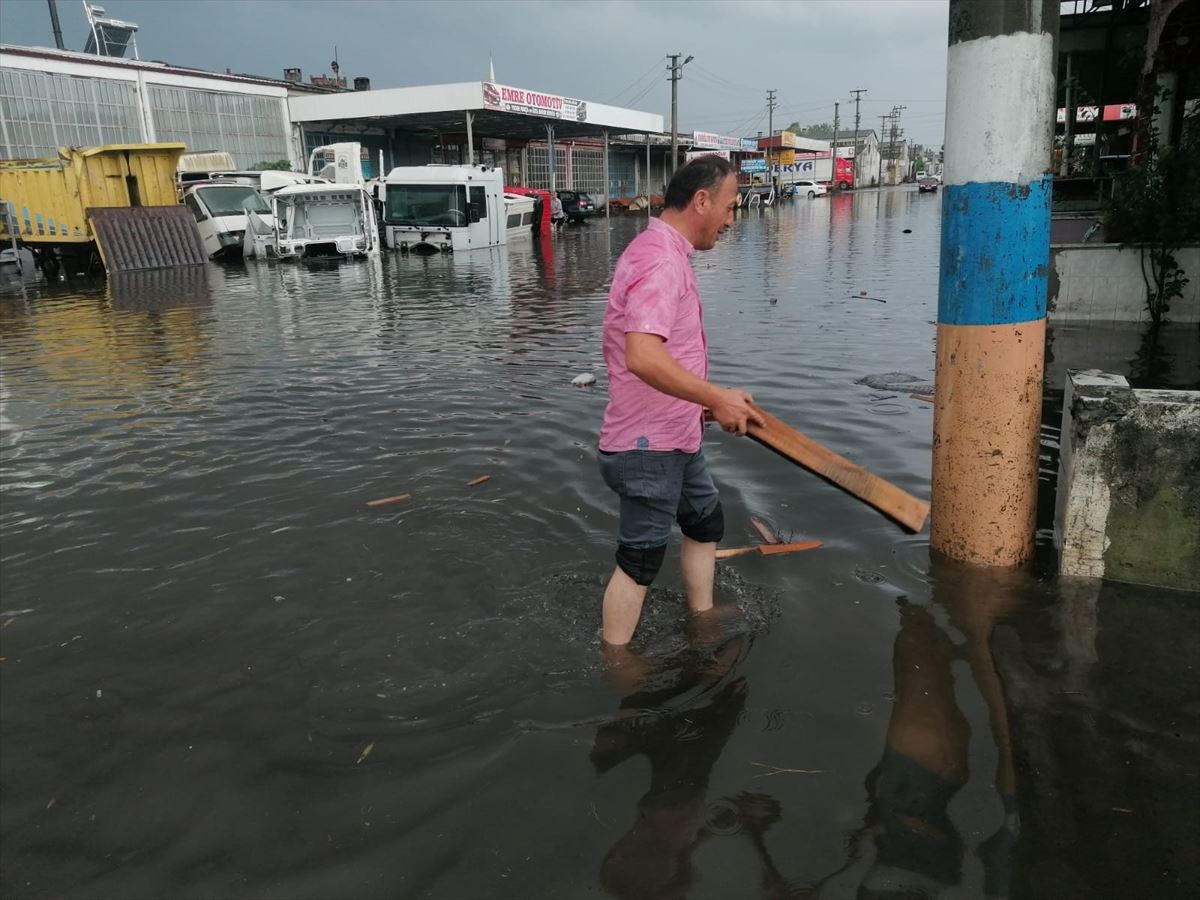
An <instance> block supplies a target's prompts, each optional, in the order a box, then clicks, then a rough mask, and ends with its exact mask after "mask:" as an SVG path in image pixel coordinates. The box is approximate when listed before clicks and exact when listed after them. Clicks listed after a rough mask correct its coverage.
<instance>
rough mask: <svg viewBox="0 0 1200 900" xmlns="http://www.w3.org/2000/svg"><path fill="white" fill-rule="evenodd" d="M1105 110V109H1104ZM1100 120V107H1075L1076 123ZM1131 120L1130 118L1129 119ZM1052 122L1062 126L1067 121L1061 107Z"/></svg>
mask: <svg viewBox="0 0 1200 900" xmlns="http://www.w3.org/2000/svg"><path fill="white" fill-rule="evenodd" d="M1106 108H1107V107H1106ZM1099 118H1100V107H1098V106H1077V107H1075V121H1076V122H1095V121H1096V120H1097V119H1099ZM1130 118H1132V116H1131V117H1130ZM1054 120H1055V121H1056V122H1058V124H1059V125H1062V124H1063V123H1064V122H1066V121H1067V111H1066V109H1064V108H1063V107H1061V106H1060V107H1059V108H1058V112H1056V113H1055V116H1054Z"/></svg>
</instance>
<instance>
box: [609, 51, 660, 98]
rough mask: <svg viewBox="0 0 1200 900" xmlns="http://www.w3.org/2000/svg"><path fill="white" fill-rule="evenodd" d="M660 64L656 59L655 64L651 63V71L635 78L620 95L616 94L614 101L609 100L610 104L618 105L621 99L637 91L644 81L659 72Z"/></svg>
mask: <svg viewBox="0 0 1200 900" xmlns="http://www.w3.org/2000/svg"><path fill="white" fill-rule="evenodd" d="M659 62H661V59H656V60H655V61H654V62H653V63H651V64H650V68H649V69H647V70H646V71H645V72H643V73H642V74H641V75H639V76H638V77H637V78H635V79H634V80H633V81H631V82H630V83H629V84H628V85H626V86H625V87H624V88H623V89H622V90H621V91H620V93H617V94H614V95H613V97H612V99H611V100H609V101H608V102H609V103H616V102H618V101H619V100H620V99H621V97H623V96H624V95H625V94H627V93H629V92H630V91H633V90H636V89H637V88H638V87H639V86H641V84H642V82H643V81H645V80H646V79H647V78H648V77H650V76H651V75H653V74H654V73H655V72H657V71H658V64H659Z"/></svg>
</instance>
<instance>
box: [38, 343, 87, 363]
mask: <svg viewBox="0 0 1200 900" xmlns="http://www.w3.org/2000/svg"><path fill="white" fill-rule="evenodd" d="M89 349H90V348H89V347H72V348H70V349H69V350H57V351H55V352H54V353H45V354H43V355H42V356H35V357H34V358H33V361H34V362H45V361H46V360H48V359H61V358H62V357H64V356H74V355H75V354H76V353H87V352H88V350H89Z"/></svg>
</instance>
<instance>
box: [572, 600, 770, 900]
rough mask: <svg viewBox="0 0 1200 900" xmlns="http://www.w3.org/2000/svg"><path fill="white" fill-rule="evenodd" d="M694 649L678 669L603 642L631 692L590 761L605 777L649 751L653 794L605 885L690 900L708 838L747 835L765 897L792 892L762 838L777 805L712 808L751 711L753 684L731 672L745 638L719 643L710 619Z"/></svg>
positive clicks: (636, 896) (621, 844)
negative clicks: (732, 744) (731, 745)
mask: <svg viewBox="0 0 1200 900" xmlns="http://www.w3.org/2000/svg"><path fill="white" fill-rule="evenodd" d="M695 624H696V626H697V629H698V631H697V633H696V634H695V635H694V639H693V643H692V647H691V648H690V649H689V651H687V652H686V653H685V654H683V656H682V657H681V658H680V659H678V660H676V661H674V662H673V665H674V668H673V669H672V670H669V671H664V669H663V666H662V665H659V666H658V667H656V668H654V669H652V668H651V666H649V664H648V663H646V662H645V661H644V660H642V659H640V658H639V657H637V656H636V655H635V654H633V653H631V652H630V651H629V650H627V649H626V648H625V647H612V646H609V645H606V646H605V651H606V654H607V658H606V662H607V668H608V674H609V677H610V680H612V682H613V683H614V685H616V686H618V687H620V688H621V689H622V690H623V692H625V696H624V698H623V699H622V701H621V704H620V712H621V716H620V718H618V719H617V720H615V721H613V722H610V723H608V724H606V725H603V726H601V728H600V729H599V731H598V732H597V734H596V740H595V744H594V746H593V747H592V753H591V760H592V764H593V765H594V766H595V767H596V771H597V772H598V773H600V774H603V773H605V772H607V771H609V770H610V769H612V768H614V767H615V766H617V765H620V764H621V763H622V762H624V761H625V760H627V759H629V758H631V757H633V756H636V755H638V754H641V755H643V756H645V757H646V759H647V760H648V761H649V763H650V788H649V790H647V792H646V793H645V795H644V796H643V797H642V798H641V799H640V800H639V801H638V805H637V815H636V817H635V818H634V821H633V824H632V825H631V826H630V828H629V830H628V831H626V832H625V834H623V835H622V836H621V837H620V838H619V839H618V840H617V842H616V843H615V844H613V846H612V849H610V850H609V852H608V855H607V856H606V857H605V859H604V862H603V864H602V865H601V867H600V881H601V884H603V886H604V888H605V889H606V890H607V891H608V892H609V893H610V894H612V895H613V896H615V897H620V898H622V900H643V898H644V900H671V898H682V897H683V896H685V894H686V893H687V891H688V889H689V886H690V885H691V882H692V855H693V854H694V853H695V851H696V849H697V848H698V847H699V846H700V845H701V843H702V842H703V841H704V840H705V839H706V838H709V837H712V836H715V835H725V834H739V835H742V836H744V837H745V838H747V839H748V840H749V841H750V844H751V846H752V847H753V848H754V850H755V852H756V854H757V856H758V858H759V859H760V861H761V884H762V892H763V896H764V897H767V898H782V897H784V896H786V894H785V892H784V890H785V884H784V880H783V878H782V877H781V876H780V875H779V873H778V871H777V870H776V868H775V866H774V863H773V862H772V860H771V858H770V855H769V854H768V852H767V850H766V846H765V844H764V842H763V839H762V835H763V833H764V832H765V831H766V830H767V829H768V828H769V827H770V826H771V825H772V824H773V823H774V822H775V821H777V820H778V819H779V814H780V809H779V804H778V802H777V801H776V800H775V799H774V798H772V797H769V796H767V795H764V794H749V793H741V794H738V795H737V796H735V797H731V798H721V799H720V800H718V801H717V802H714V803H711V804H706V794H707V791H708V782H709V777H710V775H711V773H712V769H713V766H714V765H715V764H716V762H717V759H718V758H719V757H720V755H721V752H722V750H724V748H725V744H726V743H727V742H728V740H729V738H730V736H731V735H732V734H733V732H734V729H735V728H736V727H737V724H738V721H739V718H740V716H741V714H742V711H743V709H744V707H745V705H746V694H747V686H746V681H745V679H744V678H743V677H741V676H735V675H733V674H732V670H733V665H734V663H735V662H736V661H737V659H738V657H739V654H740V653H741V652H742V650H743V649H744V648H743V638H734V639H732V640H728V641H726V642H724V643H723V644H720V645H716V646H715V648H714V644H713V643H712V642H711V641H712V636H711V635H707V634H705V633H704V632H705V629H707V628H708V627H709V626H710V625H711V624H712V623H711V622H709V621H706V620H705V616H704V615H702V616H700V617H697V622H696V623H695Z"/></svg>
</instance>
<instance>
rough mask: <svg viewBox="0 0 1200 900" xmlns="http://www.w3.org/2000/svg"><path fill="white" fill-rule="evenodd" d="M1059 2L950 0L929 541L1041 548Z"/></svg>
mask: <svg viewBox="0 0 1200 900" xmlns="http://www.w3.org/2000/svg"><path fill="white" fill-rule="evenodd" d="M1058 15H1059V3H1058V0H995V2H991V3H977V2H975V0H950V48H949V55H948V58H947V72H946V75H947V79H946V80H947V85H948V89H947V94H946V162H945V173H944V177H945V188H944V193H943V197H942V256H941V278H940V282H939V289H938V326H937V372H936V375H935V384H936V391H935V396H936V400H935V408H934V419H933V510H932V545H933V548H934V549H935V550H938V551H940V552H942V553H944V554H946V555H948V556H951V557H954V558H956V559H961V560H965V561H968V562H971V563H975V564H977V565H991V566H1009V565H1016V564H1018V563H1021V562H1023V561H1025V560H1026V559H1028V558H1029V556H1030V555H1031V554H1032V552H1033V532H1034V514H1035V512H1036V506H1037V462H1038V431H1039V426H1040V422H1041V405H1042V403H1041V400H1042V367H1043V363H1044V348H1045V335H1046V286H1047V277H1046V276H1047V266H1048V265H1049V256H1050V183H1051V175H1050V165H1051V148H1052V146H1053V137H1054V111H1055V85H1054V76H1055V65H1054V63H1055V60H1054V53H1055V42H1056V37H1057V33H1058Z"/></svg>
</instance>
